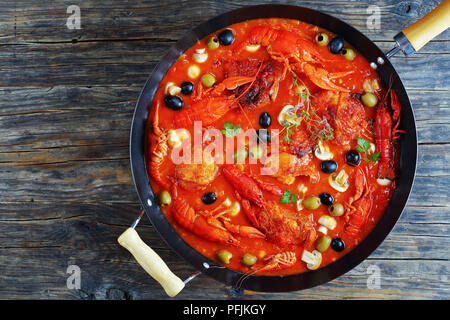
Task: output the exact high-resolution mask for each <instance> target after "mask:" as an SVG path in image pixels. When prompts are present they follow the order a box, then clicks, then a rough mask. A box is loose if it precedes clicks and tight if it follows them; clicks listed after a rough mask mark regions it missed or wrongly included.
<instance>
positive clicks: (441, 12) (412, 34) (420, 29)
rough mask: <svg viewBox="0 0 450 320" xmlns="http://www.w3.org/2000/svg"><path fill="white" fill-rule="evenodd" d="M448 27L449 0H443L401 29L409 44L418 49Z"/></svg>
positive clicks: (449, 23)
mask: <svg viewBox="0 0 450 320" xmlns="http://www.w3.org/2000/svg"><path fill="white" fill-rule="evenodd" d="M448 27H450V0H444V2H442V3H441V4H440V5H439V6H437V7H436V8H435V9H434V10H433V11H431V12H430V13H428V14H427V15H426V16H425V17H423V18H422V19H420V20H419V21H417V22H415V23H413V24H412V25H410V26H409V27H406V28H405V29H403V30H402V32H403V34H404V35H405V36H406V38H408V40H409V42H410V44H411V45H412V47H413V48H414V49H415V51H419V50H420V49H421V48H422V47H423V46H424V45H426V44H427V43H428V41H430V40H432V39H433V38H434V37H436V36H437V35H439V34H440V33H442V32H443V31H445V30H447V28H448Z"/></svg>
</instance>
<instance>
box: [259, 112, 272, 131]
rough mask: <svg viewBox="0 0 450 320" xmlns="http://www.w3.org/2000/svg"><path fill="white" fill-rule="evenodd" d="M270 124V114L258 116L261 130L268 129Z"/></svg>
mask: <svg viewBox="0 0 450 320" xmlns="http://www.w3.org/2000/svg"><path fill="white" fill-rule="evenodd" d="M271 123H272V118H271V117H270V114H268V113H267V112H263V113H261V115H260V116H259V125H260V126H261V127H262V128H268V127H269V126H270V124H271Z"/></svg>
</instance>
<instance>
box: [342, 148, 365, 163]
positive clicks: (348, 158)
mask: <svg viewBox="0 0 450 320" xmlns="http://www.w3.org/2000/svg"><path fill="white" fill-rule="evenodd" d="M345 162H347V164H348V165H349V166H352V167H356V166H357V165H359V164H360V163H361V155H360V154H359V152H358V151H356V150H350V151H349V152H347V153H346V154H345Z"/></svg>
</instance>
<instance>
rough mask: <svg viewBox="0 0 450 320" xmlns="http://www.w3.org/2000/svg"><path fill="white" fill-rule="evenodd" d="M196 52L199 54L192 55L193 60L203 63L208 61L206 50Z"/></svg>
mask: <svg viewBox="0 0 450 320" xmlns="http://www.w3.org/2000/svg"><path fill="white" fill-rule="evenodd" d="M196 51H197V52H196V53H194V54H193V55H192V59H194V61H195V62H198V63H203V62H205V61H206V60H208V54H207V53H205V48H202V49H197V50H196Z"/></svg>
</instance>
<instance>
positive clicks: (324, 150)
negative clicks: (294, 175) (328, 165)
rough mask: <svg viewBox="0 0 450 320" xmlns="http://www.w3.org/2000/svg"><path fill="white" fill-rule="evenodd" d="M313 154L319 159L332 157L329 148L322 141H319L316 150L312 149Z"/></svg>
mask: <svg viewBox="0 0 450 320" xmlns="http://www.w3.org/2000/svg"><path fill="white" fill-rule="evenodd" d="M314 155H315V156H316V158H317V159H319V160H330V159H332V158H333V154H332V153H331V151H330V148H329V147H328V146H327V145H325V144H324V143H323V142H322V141H319V143H318V145H317V147H316V150H314Z"/></svg>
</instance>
